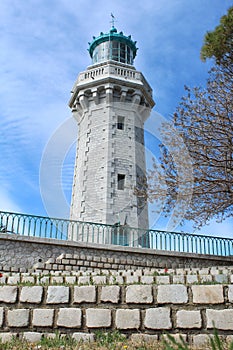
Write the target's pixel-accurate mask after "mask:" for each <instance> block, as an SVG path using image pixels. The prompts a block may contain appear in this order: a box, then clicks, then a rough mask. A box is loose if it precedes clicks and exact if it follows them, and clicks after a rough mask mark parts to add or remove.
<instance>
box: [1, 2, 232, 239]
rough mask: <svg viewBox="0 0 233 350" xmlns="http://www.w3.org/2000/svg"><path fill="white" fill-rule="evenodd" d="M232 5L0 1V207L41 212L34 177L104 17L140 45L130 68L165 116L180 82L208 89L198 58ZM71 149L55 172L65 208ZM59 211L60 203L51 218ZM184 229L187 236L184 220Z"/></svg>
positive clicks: (222, 229) (228, 227) (226, 228)
mask: <svg viewBox="0 0 233 350" xmlns="http://www.w3.org/2000/svg"><path fill="white" fill-rule="evenodd" d="M231 5H232V1H230V0H144V1H137V0H134V1H132V0H118V1H113V0H109V1H102V0H96V1H91V0H85V1H84V0H49V1H48V0H27V1H20V0H1V2H0V33H1V34H0V35H1V40H0V66H1V69H0V77H1V85H0V133H1V138H0V150H1V162H0V209H1V210H7V211H16V212H22V213H31V214H36V215H47V212H46V208H45V206H44V203H43V201H42V198H41V192H40V187H41V185H40V179H39V174H40V168H41V158H42V155H43V151H44V149H45V147H46V144H47V143H48V142H49V141H50V140H51V138H52V137H53V135H54V133H56V130H60V128H61V126H62V125H64V123H66V120H67V118H70V117H71V113H70V111H69V108H68V106H67V103H68V100H69V97H70V90H71V88H72V86H73V84H74V82H75V80H76V78H77V75H78V73H79V72H80V71H83V70H85V69H86V67H87V66H88V65H90V63H91V61H90V58H89V54H88V51H87V48H88V42H89V41H91V40H92V36H93V35H95V36H97V35H98V34H99V33H100V32H101V31H103V32H108V30H109V28H110V20H111V17H110V13H113V14H114V15H115V17H116V23H115V26H116V28H117V29H118V30H119V31H120V30H122V31H123V32H124V33H125V34H126V35H129V34H131V35H132V38H133V40H136V41H137V47H138V48H139V50H138V54H137V57H136V59H135V64H134V65H135V67H136V69H137V70H139V71H142V72H143V74H144V75H145V77H146V78H147V80H148V81H149V83H150V85H151V87H152V88H153V91H154V99H155V101H156V106H155V108H154V109H155V111H156V112H159V113H160V114H162V115H163V116H165V117H166V118H169V117H170V116H171V115H172V113H173V112H174V110H175V108H176V106H177V105H178V103H179V100H180V98H181V96H182V95H183V94H184V85H188V86H195V85H204V84H205V79H206V77H207V72H208V70H209V68H210V65H211V62H208V63H203V62H201V61H200V48H201V46H202V43H203V38H204V35H205V33H206V31H207V30H212V29H213V28H214V27H215V26H216V25H217V24H218V23H219V19H220V17H221V16H222V15H224V14H225V13H226V11H227V9H228V8H229V7H230V6H231ZM71 129H72V127H71ZM74 130H75V126H74V127H73V131H74ZM68 131H69V128H68V129H67V132H68ZM152 132H153V130H152ZM72 135H73V134H72ZM69 137H71V136H70V135H69V136H68V138H69ZM72 137H73V136H72ZM72 137H71V139H72ZM72 140H73V139H72ZM62 145H63V143H62V142H61V144H59V147H58V149H57V152H58V153H59V154H60V153H62ZM72 150H74V144H73V146H72V147H71V150H70V151H69V152H68V154H67V156H66V159H65V161H64V167H63V170H62V176H61V178H62V187H63V190H64V193H65V197H66V199H67V205H66V206H67V207H68V205H69V203H68V201H69V196H70V190H71V186H72V173H73V155H74V151H72ZM155 152H157V151H155ZM50 171H51V169H48V174H49V173H50ZM49 175H50V174H49ZM52 178H53V179H54V175H53V177H52ZM55 181H58V182H59V181H60V179H59V178H58V179H55ZM42 192H43V191H42ZM55 201H56V200H55ZM66 211H67V208H65V209H64V211H63V208H61V207H60V208H59V210H58V212H57V216H62V215H63V212H64V215H66V214H65V213H66ZM161 225H163V224H161V223H158V226H159V228H163V227H162V226H161ZM155 227H156V225H155ZM232 227H233V224H232V220H227V221H225V222H223V223H221V224H216V223H214V222H212V223H211V224H210V226H207V227H204V228H203V229H202V230H201V232H203V233H209V234H213V235H223V236H232V233H231V232H232ZM184 229H185V230H187V231H190V232H192V231H193V229H192V227H191V225H190V224H187V225H186V226H185V228H184Z"/></svg>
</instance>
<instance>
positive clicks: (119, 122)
mask: <svg viewBox="0 0 233 350" xmlns="http://www.w3.org/2000/svg"><path fill="white" fill-rule="evenodd" d="M124 125H125V117H121V116H120V115H118V117H117V129H119V130H124Z"/></svg>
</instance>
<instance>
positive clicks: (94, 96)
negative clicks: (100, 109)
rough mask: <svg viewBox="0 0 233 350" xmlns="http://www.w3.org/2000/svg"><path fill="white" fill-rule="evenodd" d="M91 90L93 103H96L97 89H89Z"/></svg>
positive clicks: (97, 100) (97, 99)
mask: <svg viewBox="0 0 233 350" xmlns="http://www.w3.org/2000/svg"><path fill="white" fill-rule="evenodd" d="M91 92H92V97H93V100H94V102H95V104H96V105H98V104H99V94H98V91H97V89H93V90H91Z"/></svg>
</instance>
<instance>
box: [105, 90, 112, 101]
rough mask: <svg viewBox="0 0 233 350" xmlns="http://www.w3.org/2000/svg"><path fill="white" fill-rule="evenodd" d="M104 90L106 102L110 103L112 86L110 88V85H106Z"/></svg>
mask: <svg viewBox="0 0 233 350" xmlns="http://www.w3.org/2000/svg"><path fill="white" fill-rule="evenodd" d="M105 91H106V102H107V103H112V102H113V88H112V86H106V87H105Z"/></svg>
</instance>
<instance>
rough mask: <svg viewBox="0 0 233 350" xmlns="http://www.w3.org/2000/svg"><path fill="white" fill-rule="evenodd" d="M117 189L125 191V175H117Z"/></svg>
mask: <svg viewBox="0 0 233 350" xmlns="http://www.w3.org/2000/svg"><path fill="white" fill-rule="evenodd" d="M117 189H118V190H124V189H125V175H123V174H118V175H117Z"/></svg>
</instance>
